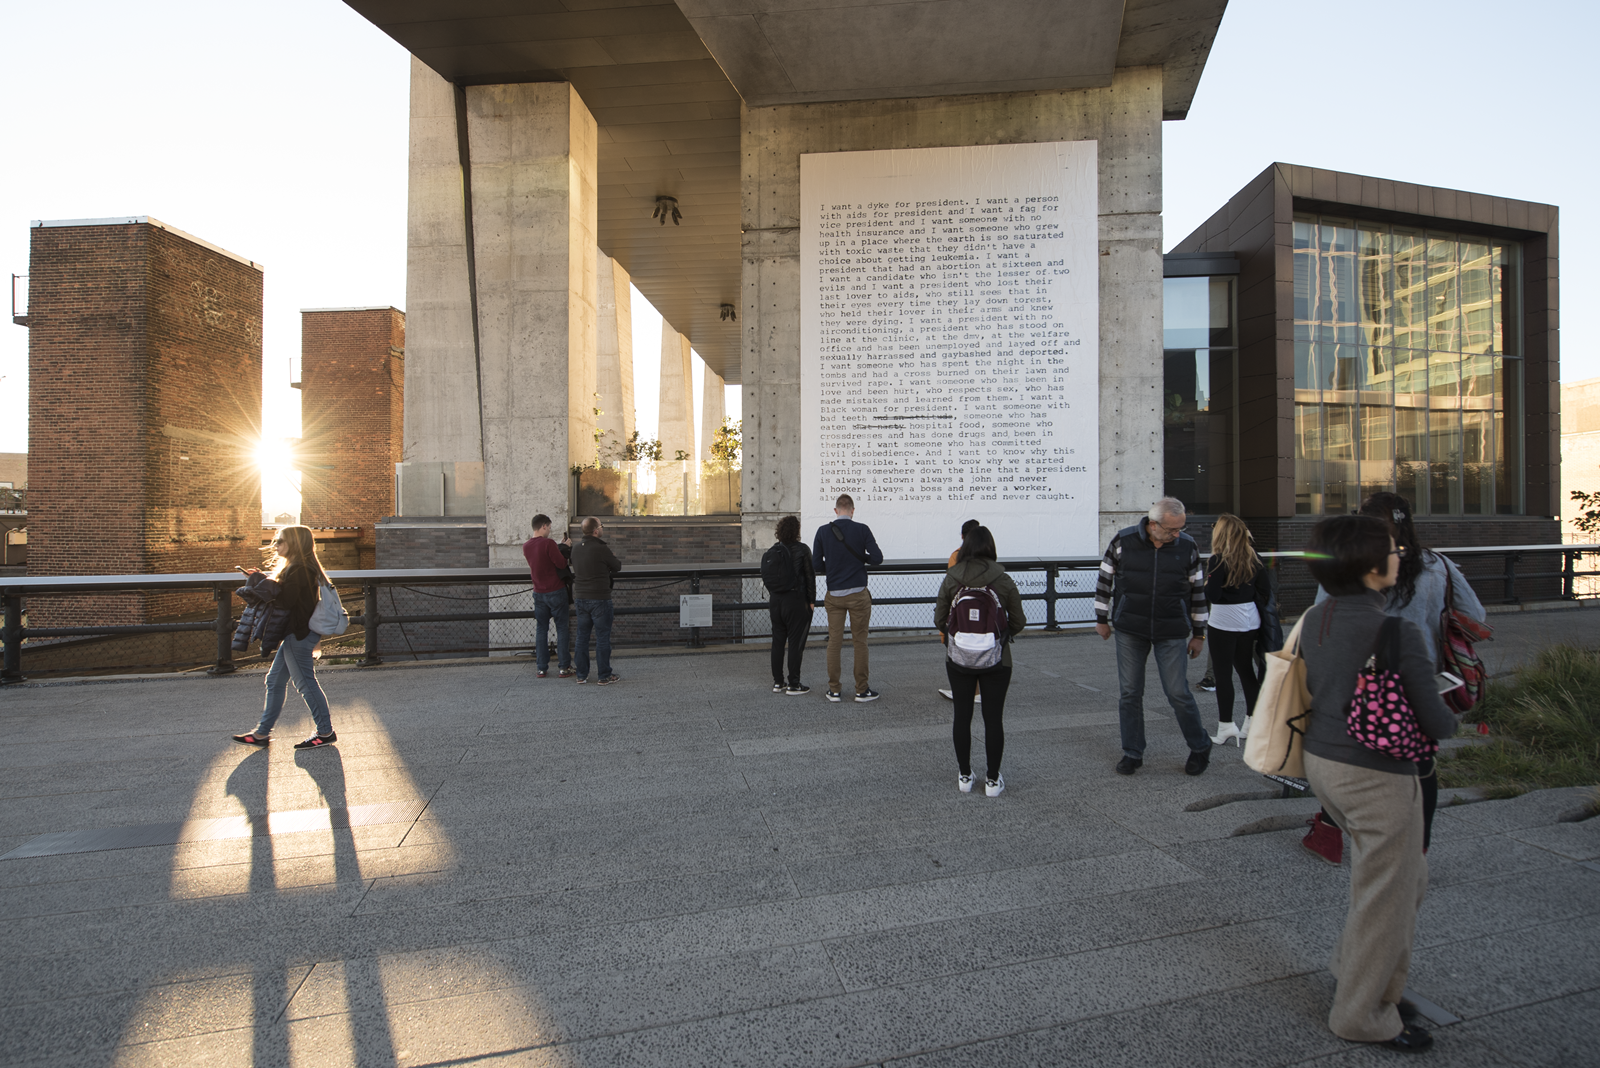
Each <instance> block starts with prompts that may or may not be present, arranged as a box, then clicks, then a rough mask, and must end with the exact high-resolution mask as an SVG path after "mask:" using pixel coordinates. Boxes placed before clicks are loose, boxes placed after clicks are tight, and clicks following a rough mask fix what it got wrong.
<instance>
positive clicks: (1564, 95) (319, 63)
mask: <svg viewBox="0 0 1600 1068" xmlns="http://www.w3.org/2000/svg"><path fill="white" fill-rule="evenodd" d="M1597 12H1600V6H1597V5H1590V4H1581V3H1556V2H1538V0H1531V2H1525V3H1522V4H1519V5H1517V6H1515V7H1512V8H1508V7H1506V6H1504V5H1503V4H1496V5H1491V4H1488V3H1482V2H1477V0H1458V2H1452V3H1443V2H1430V3H1423V2H1419V0H1411V2H1406V0H1388V2H1383V3H1378V2H1372V0H1343V2H1338V3H1326V4H1300V3H1284V2H1282V0H1232V2H1231V3H1230V4H1229V6H1228V12H1227V14H1226V16H1225V17H1224V19H1223V22H1222V27H1221V30H1220V31H1219V33H1218V35H1217V40H1216V44H1215V47H1214V48H1213V49H1212V52H1211V56H1210V59H1209V61H1208V63H1207V66H1206V71H1205V74H1204V76H1203V77H1202V79H1201V82H1200V88H1199V92H1198V93H1197V94H1196V96H1195V100H1194V104H1193V107H1192V109H1191V111H1190V113H1189V118H1188V119H1187V120H1185V121H1182V122H1168V123H1165V124H1163V125H1164V140H1165V143H1164V155H1165V159H1164V191H1165V234H1166V239H1165V240H1166V246H1167V247H1169V248H1170V247H1171V246H1172V245H1174V244H1176V242H1177V241H1179V240H1180V239H1182V238H1183V237H1184V236H1186V235H1187V234H1188V233H1189V232H1190V231H1192V230H1193V229H1194V228H1195V227H1197V226H1198V225H1199V224H1200V223H1201V222H1203V221H1204V220H1205V219H1206V218H1207V217H1208V216H1209V215H1210V214H1211V213H1212V212H1213V211H1215V210H1216V209H1217V208H1218V207H1220V206H1221V205H1222V204H1224V203H1226V202H1227V200H1228V199H1229V198H1230V197H1231V196H1232V195H1233V194H1234V193H1235V192H1237V191H1238V190H1239V189H1240V188H1241V187H1242V186H1244V185H1245V183H1246V182H1248V181H1249V180H1250V179H1251V178H1252V177H1254V176H1255V175H1256V174H1258V173H1260V172H1261V170H1262V169H1264V168H1265V167H1266V166H1267V165H1268V164H1270V163H1272V162H1274V161H1281V162H1286V163H1298V164H1306V165H1311V166H1319V167H1329V168H1333V169H1336V170H1344V171H1353V172H1357V173H1362V174H1373V175H1378V176H1381V177H1385V178H1394V179H1399V180H1401V181H1408V182H1419V183H1424V184H1430V185H1440V186H1448V187H1453V188H1458V189H1467V190H1473V191H1477V192H1485V193H1492V194H1495V195H1499V196H1507V197H1514V198H1520V199H1525V200H1535V201H1542V202H1545V203H1552V204H1556V205H1559V206H1560V208H1561V238H1562V244H1563V245H1564V246H1565V247H1566V248H1567V249H1568V250H1572V251H1571V254H1570V255H1568V256H1567V257H1565V258H1564V260H1563V263H1562V273H1563V277H1562V284H1563V289H1564V290H1565V296H1566V303H1567V304H1568V306H1569V307H1578V306H1579V302H1578V301H1577V300H1576V299H1575V296H1576V295H1577V294H1581V293H1584V292H1589V291H1591V290H1592V287H1594V286H1595V285H1596V284H1600V264H1596V262H1595V261H1593V260H1590V259H1588V258H1587V257H1585V256H1583V255H1581V254H1580V253H1579V251H1578V250H1582V249H1585V248H1589V247H1593V246H1594V245H1595V244H1596V241H1595V240H1592V239H1595V238H1600V210H1597V207H1596V197H1595V196H1594V195H1593V194H1592V192H1591V190H1590V188H1589V186H1590V185H1591V184H1592V176H1593V175H1594V174H1595V173H1596V170H1597V167H1596V164H1597V163H1600V159H1597V155H1600V149H1597V148H1596V139H1595V137H1594V129H1595V126H1596V123H1595V120H1594V118H1593V116H1592V114H1591V111H1590V109H1589V107H1588V106H1587V105H1586V104H1585V103H1584V102H1585V101H1586V100H1587V99H1588V98H1589V97H1590V96H1591V95H1592V92H1591V87H1590V85H1589V84H1588V81H1587V79H1586V77H1585V72H1586V71H1587V70H1588V64H1589V63H1590V62H1592V59H1591V58H1590V57H1589V56H1588V55H1587V54H1586V52H1587V49H1588V43H1589V42H1590V41H1592V40H1594V39H1595V38H1596V37H1597V36H1600V34H1597V31H1600V13H1597ZM408 79H409V65H408V59H407V56H406V53H405V51H404V49H402V48H401V47H400V46H399V45H397V44H395V43H394V42H393V41H391V40H390V39H389V38H388V37H386V36H384V35H383V34H382V33H381V32H380V31H379V30H377V29H376V28H375V27H374V26H372V25H371V24H370V23H368V22H367V21H366V20H365V19H363V18H361V17H360V16H359V15H357V14H356V13H355V12H353V11H351V10H350V9H349V8H348V7H346V6H345V5H344V4H343V3H341V2H339V0H274V3H272V4H251V5H245V4H227V3H217V2H216V0H209V2H206V3H200V2H195V0H144V2H143V3H140V4H128V3H127V2H126V0H119V2H116V3H105V2H86V0H52V2H51V3H37V2H34V0H27V2H24V0H0V93H3V97H0V99H5V100H6V101H8V102H9V104H10V107H9V108H8V115H7V122H6V132H5V137H4V140H3V141H0V273H3V274H5V275H10V274H25V273H27V269H28V267H27V264H28V224H29V221H30V220H33V219H78V218H107V217H114V216H137V215H149V216H154V217H155V218H157V219H160V220H161V221H162V222H164V223H167V224H168V225H170V226H174V227H177V228H178V229H180V230H185V231H188V232H189V233H191V234H194V235H196V236H198V237H202V238H204V239H205V240H207V241H210V242H211V243H213V244H216V245H220V246H222V247H223V248H225V249H228V250H230V251H232V252H236V253H238V254H240V255H242V256H245V257H248V258H250V259H253V260H255V261H257V262H258V263H261V264H263V265H264V266H265V275H264V279H265V301H266V315H265V322H264V326H263V338H264V340H263V348H264V407H265V416H264V420H265V426H264V431H265V433H266V435H267V436H269V437H281V436H294V435H296V434H297V433H298V426H299V413H298V404H299V396H298V393H297V392H296V391H294V390H292V389H290V388H289V386H288V380H289V379H288V375H289V361H290V360H291V358H293V357H295V356H297V355H298V353H299V347H300V334H299V310H300V309H301V308H329V307H365V306H373V305H377V306H383V305H389V304H392V305H394V306H396V307H400V308H403V307H404V306H405V251H406V250H405V217H406V148H407V145H406V139H407V109H408V93H409V80H408ZM1586 131H1587V132H1586ZM1585 193H1589V194H1590V195H1588V196H1584V195H1583V194H1585ZM634 308H635V313H634V319H635V322H634V339H635V352H636V355H637V359H636V361H635V376H636V395H637V396H638V398H639V403H638V407H639V412H638V426H639V428H640V430H641V432H642V436H646V437H650V436H654V434H653V432H651V433H643V432H644V431H646V430H648V429H650V428H653V426H654V424H655V422H656V412H655V408H654V405H653V404H652V403H650V402H649V398H653V396H654V389H653V386H652V385H651V383H652V382H654V381H655V379H656V377H657V376H656V373H655V363H654V361H655V360H656V359H657V356H658V353H659V351H660V350H659V344H660V342H659V324H658V321H657V320H654V319H652V316H653V314H654V313H653V310H652V309H649V307H648V304H646V303H645V302H644V301H643V299H642V297H639V296H638V295H637V292H636V293H635V305H634ZM1564 340H1565V341H1566V344H1564V345H1563V348H1562V379H1563V381H1568V382H1571V381H1577V380H1579V379H1585V378H1593V377H1596V376H1600V349H1597V347H1596V346H1595V344H1594V342H1593V341H1591V340H1589V336H1588V335H1584V334H1581V333H1575V334H1572V335H1569V336H1568V337H1567V338H1566V339H1564ZM696 373H697V377H698V375H699V374H700V373H702V368H701V367H700V365H699V362H698V360H697V361H696ZM26 391H27V331H26V330H25V329H23V328H21V327H17V326H12V325H10V324H6V323H0V452H23V451H26V449H27V429H26V422H27V392H26ZM699 396H700V391H699V389H698V387H697V388H696V390H695V398H696V405H697V410H698V404H699ZM739 400H740V394H739V390H738V388H737V387H730V388H729V396H728V408H729V413H730V415H732V416H733V417H735V418H737V416H738V414H739Z"/></svg>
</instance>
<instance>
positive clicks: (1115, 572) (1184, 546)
mask: <svg viewBox="0 0 1600 1068" xmlns="http://www.w3.org/2000/svg"><path fill="white" fill-rule="evenodd" d="M1147 522H1148V520H1145V519H1141V520H1139V522H1138V523H1137V524H1135V525H1134V526H1131V527H1127V528H1126V529H1123V530H1119V531H1117V536H1116V537H1114V538H1112V539H1111V544H1110V545H1109V546H1107V547H1106V554H1105V556H1104V557H1103V558H1102V559H1101V561H1100V575H1099V578H1098V580H1097V581H1096V582H1095V588H1094V618H1095V622H1096V623H1109V624H1111V625H1112V626H1114V627H1115V628H1116V629H1117V630H1121V631H1127V632H1128V633H1130V634H1137V635H1139V636H1140V637H1150V638H1151V639H1170V638H1177V637H1183V636H1185V635H1189V636H1193V637H1195V638H1204V637H1205V634H1206V620H1207V618H1208V617H1209V614H1210V613H1209V610H1208V608H1207V605H1206V571H1205V564H1204V562H1203V561H1202V560H1201V558H1200V549H1199V547H1198V546H1197V545H1195V542H1194V539H1193V538H1191V537H1189V535H1187V534H1179V535H1178V540H1177V541H1175V542H1171V543H1169V544H1167V545H1164V546H1162V547H1161V548H1160V549H1156V548H1155V546H1154V545H1152V544H1151V542H1150V539H1149V536H1148V535H1147V534H1146V533H1145V524H1146V523H1147ZM1125 546H1131V547H1132V548H1131V549H1129V550H1127V551H1129V552H1131V553H1132V555H1133V556H1134V557H1135V559H1137V560H1138V561H1140V562H1141V563H1142V566H1139V567H1136V568H1134V569H1132V570H1130V569H1129V567H1128V566H1127V561H1126V560H1125V558H1124V554H1125V548H1124V547H1125ZM1185 608H1187V610H1188V620H1187V622H1185V621H1184V618H1183V616H1184V610H1185Z"/></svg>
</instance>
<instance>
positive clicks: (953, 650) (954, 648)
mask: <svg viewBox="0 0 1600 1068" xmlns="http://www.w3.org/2000/svg"><path fill="white" fill-rule="evenodd" d="M1008 623H1009V620H1008V619H1007V618H1006V608H1005V605H1003V604H1001V603H1000V597H999V595H998V594H996V593H995V592H994V587H993V586H963V587H961V588H960V589H959V590H957V591H956V596H955V600H953V601H951V602H950V614H949V615H948V616H946V617H945V621H944V631H945V634H946V636H947V638H948V640H947V641H946V642H945V645H944V649H945V655H946V656H948V657H949V658H950V662H951V663H953V664H956V665H958V666H960V667H965V668H992V667H994V666H995V665H996V664H998V663H1000V654H1001V653H1002V651H1003V650H1004V648H1005V634H1006V630H1007V626H1008Z"/></svg>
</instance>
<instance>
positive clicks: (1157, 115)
mask: <svg viewBox="0 0 1600 1068" xmlns="http://www.w3.org/2000/svg"><path fill="white" fill-rule="evenodd" d="M1089 139H1093V140H1095V141H1097V142H1099V144H1098V153H1097V155H1098V159H1099V196H1100V235H1099V236H1100V465H1101V467H1100V471H1101V474H1100V532H1101V540H1102V541H1105V540H1107V539H1109V537H1110V535H1111V534H1112V533H1113V532H1114V531H1115V530H1116V529H1117V528H1118V527H1119V526H1125V525H1127V524H1128V523H1131V522H1133V520H1134V519H1136V518H1137V517H1138V516H1139V515H1142V514H1143V513H1144V512H1145V510H1146V509H1148V508H1149V506H1150V502H1151V501H1153V500H1154V499H1155V498H1156V497H1158V496H1160V493H1161V464H1162V457H1161V449H1162V429H1161V383H1162V364H1161V69H1160V68H1159V67H1138V68H1125V69H1122V70H1118V71H1117V72H1116V75H1115V78H1114V79H1113V81H1112V84H1111V85H1110V86H1108V87H1106V88H1104V89H1084V90H1060V91H1047V92H1028V93H1004V94H985V95H975V96H958V97H942V98H930V99H920V100H868V101H851V102H847V103H838V104H807V105H796V106H780V107H768V108H746V109H745V111H744V128H743V133H742V147H743V149H744V173H743V176H742V178H741V214H740V225H741V228H742V230H743V231H744V237H743V257H744V264H743V290H744V292H743V308H742V309H741V311H740V321H741V323H742V325H743V327H744V354H743V368H742V370H743V381H744V416H743V418H744V475H743V480H744V487H743V494H744V537H743V549H742V552H743V556H744V559H745V560H747V561H754V560H758V559H760V557H761V553H762V552H763V551H765V549H766V547H767V545H768V544H770V542H771V531H772V527H773V524H774V523H775V522H776V521H777V520H778V519H779V518H780V517H781V516H783V515H786V514H789V513H798V512H799V510H800V426H801V414H802V413H801V409H800V233H799V225H800V156H801V154H802V153H806V152H844V151H865V150H870V149H889V148H940V147H957V146H965V145H993V144H1015V143H1026V142H1044V141H1078V140H1089ZM869 522H870V520H869ZM885 551H886V552H887V553H888V554H889V555H890V556H893V555H894V549H893V547H890V546H885Z"/></svg>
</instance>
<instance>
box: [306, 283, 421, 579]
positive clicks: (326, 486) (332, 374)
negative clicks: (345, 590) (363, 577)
mask: <svg viewBox="0 0 1600 1068" xmlns="http://www.w3.org/2000/svg"><path fill="white" fill-rule="evenodd" d="M405 348H406V315H405V312H403V311H400V310H399V309H398V308H308V309H306V310H305V311H302V312H301V313H300V388H301V391H302V399H301V402H300V426H301V431H300V435H301V436H300V447H299V450H298V458H299V466H300V471H301V489H300V492H301V505H300V521H301V522H303V523H305V524H306V525H307V526H310V527H317V528H331V527H354V528H357V529H358V530H359V535H358V537H357V540H356V547H357V551H358V554H359V566H360V567H363V568H370V567H372V566H374V547H375V544H376V543H375V541H374V535H373V531H374V526H375V524H376V523H377V522H378V520H380V519H383V518H384V517H386V516H391V515H394V514H395V500H394V465H395V464H396V463H398V462H399V461H400V459H401V428H402V425H403V420H404V411H405Z"/></svg>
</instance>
